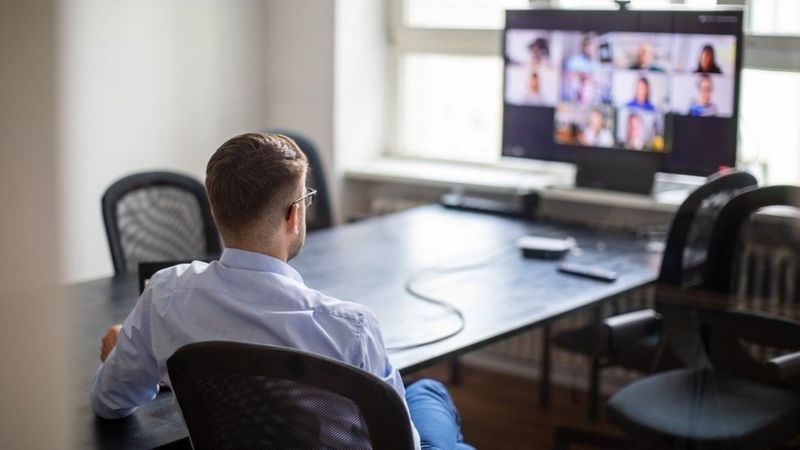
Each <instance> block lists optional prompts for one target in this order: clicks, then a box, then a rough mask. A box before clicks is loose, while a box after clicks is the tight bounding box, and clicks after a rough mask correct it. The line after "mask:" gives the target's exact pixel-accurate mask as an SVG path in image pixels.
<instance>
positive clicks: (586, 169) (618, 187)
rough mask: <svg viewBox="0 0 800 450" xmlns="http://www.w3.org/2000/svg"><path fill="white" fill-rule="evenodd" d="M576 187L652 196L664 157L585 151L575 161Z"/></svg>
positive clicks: (617, 151) (636, 153) (622, 151)
mask: <svg viewBox="0 0 800 450" xmlns="http://www.w3.org/2000/svg"><path fill="white" fill-rule="evenodd" d="M575 163H576V165H577V169H578V170H577V174H576V175H575V186H577V187H585V188H594V189H607V190H611V191H621V192H632V193H635V194H645V195H650V193H651V192H652V190H653V183H654V180H655V175H656V172H658V169H659V168H660V167H661V155H658V154H653V153H649V152H635V151H629V150H589V149H587V150H585V151H584V152H583V154H582V155H580V156H579V157H578V158H577V159H576V161H575Z"/></svg>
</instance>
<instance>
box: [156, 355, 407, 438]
mask: <svg viewBox="0 0 800 450" xmlns="http://www.w3.org/2000/svg"><path fill="white" fill-rule="evenodd" d="M167 368H168V370H169V377H170V380H171V384H172V389H173V391H174V392H175V396H176V398H177V400H178V404H179V406H180V409H181V412H182V414H183V418H184V420H185V422H186V426H187V427H188V428H189V437H190V438H191V441H192V445H193V446H194V448H195V449H215V450H217V449H250V448H259V449H348V450H356V449H393V450H394V449H397V450H410V449H413V448H414V443H413V437H412V432H411V422H410V419H409V417H408V413H407V412H406V408H405V405H404V403H403V400H402V399H401V398H400V396H399V395H397V392H396V391H394V389H392V388H391V387H390V386H389V385H388V384H386V383H385V382H384V381H383V380H380V379H379V378H377V377H375V376H373V375H371V374H369V373H367V372H364V371H362V370H360V369H358V368H355V367H353V366H349V365H347V364H343V363H341V362H339V361H335V360H332V359H329V358H325V357H321V356H318V355H314V354H311V353H306V352H302V351H298V350H293V349H288V348H283V347H274V346H267V345H253V344H242V343H234V342H201V343H196V344H190V345H187V346H185V347H182V348H180V349H179V350H178V351H176V352H175V354H173V355H172V356H171V357H170V358H169V359H168V360H167Z"/></svg>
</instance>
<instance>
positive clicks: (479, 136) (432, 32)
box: [389, 0, 800, 182]
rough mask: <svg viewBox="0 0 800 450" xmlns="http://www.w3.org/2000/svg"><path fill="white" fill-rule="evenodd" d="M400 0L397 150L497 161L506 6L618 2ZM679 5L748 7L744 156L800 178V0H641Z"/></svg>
mask: <svg viewBox="0 0 800 450" xmlns="http://www.w3.org/2000/svg"><path fill="white" fill-rule="evenodd" d="M390 5H391V13H390V34H389V40H390V45H391V46H392V49H393V55H394V64H393V67H394V68H393V71H394V72H395V75H396V76H395V79H396V83H395V84H394V85H393V87H392V89H393V90H394V92H393V97H394V98H395V102H394V104H395V107H396V111H395V114H394V123H393V130H394V131H393V136H394V138H393V142H392V146H391V149H390V152H391V153H392V154H395V155H403V156H413V157H423V158H434V159H445V160H459V161H481V162H487V163H494V162H497V161H498V160H499V155H500V139H501V138H500V134H501V126H502V83H503V81H502V59H501V56H500V53H501V52H500V48H501V29H502V27H503V20H504V11H505V10H506V9H523V8H527V7H529V6H530V5H533V6H545V7H547V6H558V7H562V8H587V7H588V8H595V9H597V8H608V7H613V3H612V2H611V1H610V0H391V2H390ZM676 5H678V6H680V5H684V6H687V7H692V8H694V7H697V8H708V7H714V6H716V5H733V6H736V5H745V6H747V7H748V11H747V14H746V16H747V18H746V24H747V25H746V31H747V39H746V41H745V46H746V47H745V60H744V66H745V70H744V71H743V73H742V90H741V96H740V102H741V103H740V105H741V108H740V110H741V114H740V125H739V133H740V148H739V155H740V163H741V164H742V165H745V166H747V167H750V168H755V169H758V168H763V170H762V172H764V173H765V175H766V177H767V181H769V182H773V181H774V182H778V181H780V182H791V181H794V182H797V181H800V156H798V155H800V127H797V126H794V125H790V124H797V123H800V107H798V106H797V105H798V104H800V92H798V90H799V89H800V1H797V0H638V1H637V0H634V1H633V6H634V7H636V8H648V9H657V8H660V7H665V6H673V7H674V6H676ZM465 74H469V76H465ZM770 98H771V99H773V100H771V101H770V100H769V99H770ZM776 99H780V100H776ZM759 111H770V114H758V113H757V112H759Z"/></svg>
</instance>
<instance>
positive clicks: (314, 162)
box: [264, 128, 333, 231]
mask: <svg viewBox="0 0 800 450" xmlns="http://www.w3.org/2000/svg"><path fill="white" fill-rule="evenodd" d="M264 132H265V133H272V134H276V133H277V134H282V135H284V136H286V137H288V138H291V139H292V140H294V141H295V142H296V143H297V145H298V146H299V147H300V149H301V150H303V153H305V154H306V157H307V158H308V166H309V167H308V169H309V170H308V176H307V178H306V186H308V187H309V188H311V189H316V190H317V198H316V199H315V200H314V206H313V207H311V208H309V209H308V210H307V211H306V228H307V229H308V231H315V230H321V229H324V228H330V227H332V226H333V208H332V205H331V193H330V190H329V187H328V183H327V178H326V176H325V165H324V164H323V162H322V157H321V156H320V154H319V151H318V150H317V146H316V145H314V143H313V142H311V140H310V139H308V138H307V137H306V136H304V135H302V134H300V133H297V132H295V131H291V130H285V129H281V128H268V129H266V130H264Z"/></svg>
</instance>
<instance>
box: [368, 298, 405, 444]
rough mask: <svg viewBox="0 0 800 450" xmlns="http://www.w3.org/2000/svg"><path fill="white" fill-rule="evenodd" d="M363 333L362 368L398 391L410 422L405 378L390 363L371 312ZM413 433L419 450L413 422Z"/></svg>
mask: <svg viewBox="0 0 800 450" xmlns="http://www.w3.org/2000/svg"><path fill="white" fill-rule="evenodd" d="M362 332H363V336H362V339H361V345H362V355H363V362H362V366H361V368H362V369H363V370H366V371H367V372H369V373H371V374H373V375H376V376H378V377H380V378H382V379H383V381H385V382H386V383H388V384H389V385H390V386H392V387H393V388H394V390H395V391H397V394H398V395H399V396H400V398H401V399H402V400H403V404H404V405H405V406H406V412H407V413H408V414H409V420H410V419H411V413H410V412H409V411H408V404H407V403H406V388H405V386H404V385H403V378H402V377H401V376H400V372H399V371H398V370H397V369H395V368H394V366H392V363H391V362H390V361H389V355H388V354H387V353H386V347H385V346H384V343H383V333H381V328H380V324H379V323H378V319H377V318H376V317H375V314H373V313H372V311H370V310H367V311H366V313H365V314H364V329H363V330H362ZM411 432H412V435H413V438H414V448H416V449H419V448H420V438H419V433H418V432H417V428H416V426H414V422H413V421H411Z"/></svg>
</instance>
